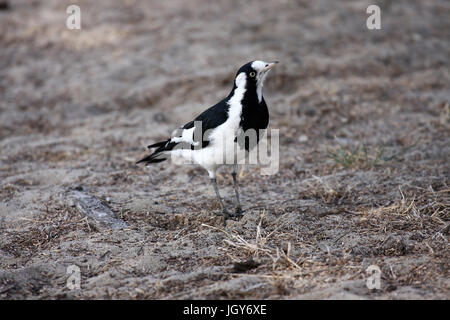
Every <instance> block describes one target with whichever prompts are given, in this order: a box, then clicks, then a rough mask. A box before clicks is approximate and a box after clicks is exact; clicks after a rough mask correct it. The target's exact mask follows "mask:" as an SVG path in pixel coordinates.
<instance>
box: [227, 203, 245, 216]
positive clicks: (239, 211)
mask: <svg viewBox="0 0 450 320" xmlns="http://www.w3.org/2000/svg"><path fill="white" fill-rule="evenodd" d="M243 215H244V211H243V210H242V208H241V207H240V206H238V207H236V208H235V209H234V213H233V214H230V217H233V218H242V216H243Z"/></svg>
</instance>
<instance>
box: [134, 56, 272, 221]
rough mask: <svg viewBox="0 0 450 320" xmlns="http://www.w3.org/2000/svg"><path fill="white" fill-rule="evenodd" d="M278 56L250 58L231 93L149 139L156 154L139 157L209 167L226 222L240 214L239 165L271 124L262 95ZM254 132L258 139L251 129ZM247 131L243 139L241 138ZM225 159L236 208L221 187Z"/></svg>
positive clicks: (147, 161)
mask: <svg viewBox="0 0 450 320" xmlns="http://www.w3.org/2000/svg"><path fill="white" fill-rule="evenodd" d="M277 63H278V61H274V62H264V61H251V62H249V63H247V64H245V65H243V66H242V67H241V68H240V69H239V70H238V72H237V74H236V77H235V79H234V82H233V88H232V90H231V92H230V94H229V95H228V96H227V97H226V98H225V99H223V100H222V101H220V102H218V103H217V104H215V105H214V106H212V107H211V108H209V109H207V110H206V111H204V112H203V113H201V114H200V115H199V116H197V117H196V118H195V119H194V120H192V121H190V122H188V123H187V124H185V125H184V126H182V127H180V128H179V129H178V130H176V133H175V134H174V135H173V136H172V138H169V139H167V140H165V141H161V142H157V143H155V144H152V145H149V146H148V149H155V150H154V151H153V153H152V154H150V155H149V156H147V157H145V158H143V159H141V160H139V161H138V162H137V163H141V162H144V163H146V164H151V163H158V162H162V161H164V160H167V159H168V158H169V157H175V159H177V158H178V159H180V158H181V159H185V160H188V161H190V162H191V163H196V164H198V165H200V166H202V167H203V168H205V169H206V170H207V171H208V174H209V178H210V179H211V183H212V185H213V187H214V191H215V193H216V197H217V201H218V202H219V204H220V207H221V209H222V214H223V216H224V223H225V222H226V220H227V219H228V218H229V217H241V216H242V213H243V211H242V207H241V204H240V200H239V190H238V182H237V172H238V165H239V163H241V162H240V161H241V160H242V158H245V156H246V155H247V154H248V151H249V150H250V149H252V148H253V147H254V146H255V145H256V144H257V143H258V142H259V141H260V139H261V137H262V136H261V134H263V133H264V131H263V130H265V129H266V128H267V126H268V124H269V112H268V109H267V105H266V102H265V101H264V98H263V95H262V89H263V85H264V81H265V79H266V77H267V74H268V73H269V70H270V69H272V68H273V67H274V66H275V64H277ZM249 131H252V132H254V133H255V139H253V143H252V142H250V140H251V139H249V137H248V136H249V135H246V133H247V132H249ZM241 137H243V139H240V138H241ZM223 165H229V166H232V174H231V175H232V177H233V184H234V191H235V196H236V208H235V213H234V214H230V213H229V212H228V210H227V209H226V208H225V206H224V204H223V201H222V198H221V197H220V194H219V189H218V188H217V181H216V172H217V170H218V168H219V167H221V166H223Z"/></svg>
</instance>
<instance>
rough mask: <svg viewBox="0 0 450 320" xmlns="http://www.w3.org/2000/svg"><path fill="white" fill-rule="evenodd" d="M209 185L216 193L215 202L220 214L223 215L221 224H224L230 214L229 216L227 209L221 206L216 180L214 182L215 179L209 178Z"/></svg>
mask: <svg viewBox="0 0 450 320" xmlns="http://www.w3.org/2000/svg"><path fill="white" fill-rule="evenodd" d="M211 183H212V185H213V187H214V191H215V192H216V197H217V201H218V202H219V204H220V207H221V209H222V213H223V217H224V220H223V221H224V222H223V223H224V224H225V223H226V221H227V219H228V218H229V217H230V214H229V212H228V210H227V208H225V205H224V204H223V201H222V198H221V197H220V194H219V188H217V180H216V178H211Z"/></svg>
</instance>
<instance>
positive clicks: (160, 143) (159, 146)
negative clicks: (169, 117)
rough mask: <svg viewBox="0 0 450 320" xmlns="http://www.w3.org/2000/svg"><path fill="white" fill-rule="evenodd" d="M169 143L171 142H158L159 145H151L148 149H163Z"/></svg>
mask: <svg viewBox="0 0 450 320" xmlns="http://www.w3.org/2000/svg"><path fill="white" fill-rule="evenodd" d="M167 142H169V140H166V141H161V142H157V143H154V144H151V145H149V146H147V148H148V149H152V148H161V147H162V146H164V145H165V144H167Z"/></svg>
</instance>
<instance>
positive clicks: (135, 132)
mask: <svg viewBox="0 0 450 320" xmlns="http://www.w3.org/2000/svg"><path fill="white" fill-rule="evenodd" d="M72 2H73V1H71V2H70V3H72ZM78 3H79V5H80V6H81V10H82V30H81V31H71V30H67V29H66V27H65V19H66V13H65V9H66V6H67V5H68V4H69V2H68V3H67V4H66V3H65V2H64V1H60V0H46V1H39V0H33V1H28V0H14V1H11V0H10V1H9V8H3V9H2V10H0V30H1V32H0V229H1V231H0V298H1V299H22V298H27V299H29V298H31V299H66V298H76V299H79V298H82V299H85V298H100V299H109V298H125V299H154V298H161V299H185V298H194V299H204V298H209V299H222V298H227V299H235V298H244V299H247V298H253V299H260V298H264V299H265V298H268V299H305V298H313V299H336V298H342V299H417V298H418V299H449V298H450V290H449V289H450V281H449V261H450V259H449V258H450V252H449V245H448V237H449V228H448V226H449V220H450V216H449V212H450V210H449V208H450V187H449V177H450V166H449V158H450V124H449V121H450V120H449V117H450V116H449V115H450V109H449V108H450V107H449V103H450V85H449V84H450V73H449V51H450V50H449V49H450V45H449V39H450V19H448V17H449V16H448V12H449V10H450V6H449V3H448V1H444V0H433V1H409V0H408V1H406V0H404V1H325V0H318V1H306V0H301V1H272V2H269V1H265V2H262V1H245V2H243V1H230V2H226V1H224V2H221V3H220V5H219V3H216V1H214V2H212V1H199V0H193V1H181V0H180V1H167V2H165V1H164V2H163V1H154V3H150V1H134V0H127V1H78ZM373 3H377V4H379V5H380V7H381V10H382V30H377V31H370V30H368V29H367V28H366V18H367V14H366V8H367V6H368V5H369V4H373ZM255 59H264V60H268V61H270V60H279V61H280V62H281V63H280V64H279V66H277V68H276V70H274V71H273V72H272V74H271V75H270V76H269V78H268V80H267V83H266V86H265V98H266V101H267V102H268V105H269V109H270V113H271V128H274V129H279V130H280V170H279V172H278V173H277V174H276V175H271V176H262V175H260V174H259V169H258V168H257V167H246V168H245V170H244V171H243V173H242V174H241V191H242V202H243V206H244V210H245V211H246V212H245V216H244V217H243V218H242V219H241V220H240V221H230V222H229V223H228V225H227V227H226V228H223V226H222V220H221V218H220V217H217V216H216V215H215V214H214V213H215V212H217V211H218V209H219V208H218V206H217V204H216V203H215V201H214V192H213V189H212V188H211V187H210V185H209V184H208V178H207V175H206V172H204V171H203V170H202V169H200V168H197V167H194V166H175V165H169V166H168V165H166V164H160V165H155V166H153V167H149V168H143V167H140V166H136V165H135V164H134V162H135V161H136V160H137V159H139V158H140V157H141V156H142V155H144V154H145V152H146V151H145V146H146V145H147V144H149V143H151V142H154V141H157V140H158V139H160V138H163V137H165V136H167V135H168V134H170V132H171V131H172V130H173V129H174V128H176V127H177V126H179V125H181V124H183V123H185V122H186V120H187V119H190V118H191V117H193V116H195V115H196V114H198V113H199V112H201V111H202V110H204V109H205V108H206V107H209V106H210V105H212V104H213V103H215V102H216V101H217V100H218V99H220V98H222V97H223V96H224V95H226V94H227V93H228V91H229V89H230V86H231V81H232V77H233V74H234V73H235V71H236V69H237V68H238V67H239V66H240V65H242V64H244V63H246V62H247V61H250V60H255ZM218 181H219V183H220V185H221V191H222V194H223V195H224V196H225V197H226V198H227V205H228V206H230V207H231V206H232V196H233V189H232V179H231V176H230V175H229V174H228V172H226V171H224V172H222V173H221V175H219V177H218ZM75 188H78V189H81V188H82V189H83V190H85V192H86V193H87V194H89V195H91V196H95V197H96V198H98V199H100V200H101V201H102V202H103V203H104V204H105V205H107V206H108V207H109V208H110V209H111V210H112V211H113V212H114V213H115V214H116V216H117V218H119V219H122V220H123V221H125V222H126V224H127V225H128V227H127V228H124V229H112V228H108V227H107V226H105V225H100V224H98V223H96V221H94V220H92V219H90V218H89V219H88V218H86V217H85V216H84V215H83V214H82V212H81V211H80V210H79V209H78V207H77V206H76V204H75V203H74V202H73V200H71V198H70V196H69V195H70V193H71V191H72V190H73V189H75ZM71 265H76V266H78V267H79V268H80V272H81V288H80V289H75V290H70V289H69V288H68V287H67V286H66V282H67V280H68V274H67V273H66V272H67V268H68V267H69V266H71ZM370 265H377V266H378V267H379V268H380V270H381V288H380V289H379V290H376V289H372V290H369V289H368V288H367V286H366V278H367V276H368V275H367V273H366V269H367V267H368V266H370Z"/></svg>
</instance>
